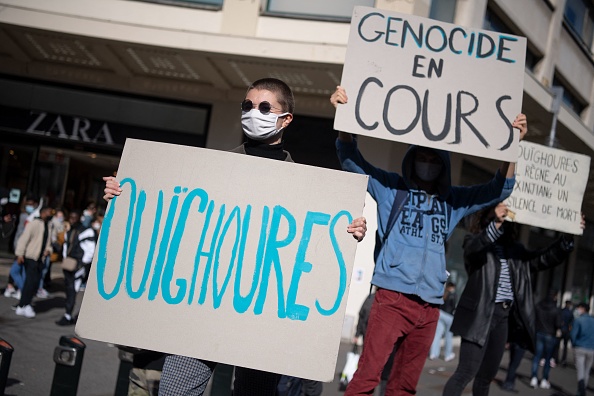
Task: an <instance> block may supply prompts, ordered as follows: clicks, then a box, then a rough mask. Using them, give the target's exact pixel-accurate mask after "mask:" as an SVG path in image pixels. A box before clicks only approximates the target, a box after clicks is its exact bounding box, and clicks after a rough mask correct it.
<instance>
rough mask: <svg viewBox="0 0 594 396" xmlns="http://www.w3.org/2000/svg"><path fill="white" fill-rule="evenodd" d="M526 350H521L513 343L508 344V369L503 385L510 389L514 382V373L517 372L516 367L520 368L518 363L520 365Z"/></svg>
mask: <svg viewBox="0 0 594 396" xmlns="http://www.w3.org/2000/svg"><path fill="white" fill-rule="evenodd" d="M525 353H526V350H525V349H524V348H522V347H521V346H520V345H518V344H516V343H515V342H512V343H510V345H509V367H508V368H507V376H506V377H505V384H506V385H508V386H510V387H512V388H513V386H514V383H515V382H516V372H517V371H518V367H520V363H522V359H523V358H524V354H525Z"/></svg>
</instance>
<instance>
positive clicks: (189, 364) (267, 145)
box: [103, 78, 367, 396]
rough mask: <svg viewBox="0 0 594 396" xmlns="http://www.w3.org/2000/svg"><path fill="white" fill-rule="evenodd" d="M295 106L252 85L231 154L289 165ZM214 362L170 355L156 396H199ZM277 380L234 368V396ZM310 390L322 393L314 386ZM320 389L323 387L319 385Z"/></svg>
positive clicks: (287, 96) (113, 183) (284, 89)
mask: <svg viewBox="0 0 594 396" xmlns="http://www.w3.org/2000/svg"><path fill="white" fill-rule="evenodd" d="M294 107H295V101H294V98H293V92H292V91H291V88H289V86H288V85H287V84H285V83H284V82H283V81H281V80H278V79H275V78H264V79H261V80H257V81H255V82H254V83H252V84H251V85H250V86H249V88H248V90H247V93H246V96H245V99H244V100H243V102H242V103H241V125H242V129H243V133H244V135H245V137H246V141H245V143H244V144H242V145H241V146H239V147H237V148H235V149H233V150H231V152H234V153H238V154H247V155H252V156H256V157H262V158H268V159H273V160H278V161H285V162H293V159H292V158H291V155H290V154H289V152H288V151H285V150H284V142H283V133H284V131H285V129H286V128H287V127H288V126H289V124H290V123H291V121H292V120H293V111H294ZM103 180H105V182H106V183H105V190H104V191H105V195H104V199H105V200H107V201H109V200H110V199H112V198H113V197H114V196H116V195H120V193H121V191H122V190H121V189H120V186H119V183H118V182H117V180H116V179H115V178H114V177H112V176H110V177H104V178H103ZM366 230H367V227H366V222H365V219H364V218H358V219H355V220H353V222H352V223H351V224H350V225H349V227H348V228H347V232H349V233H351V234H352V235H353V236H354V237H355V238H356V239H357V240H359V241H360V240H362V239H363V237H364V236H365V232H366ZM216 365H217V363H216V362H207V361H203V360H200V359H194V358H190V357H185V356H177V355H171V356H168V357H167V359H166V360H165V365H164V367H163V373H162V377H161V383H160V388H159V394H160V395H185V396H200V395H202V394H203V393H204V391H205V389H206V385H207V384H208V381H209V379H210V377H211V374H212V371H213V370H214V368H215V367H216ZM279 379H280V374H275V373H269V372H264V371H259V370H254V369H247V368H242V367H236V368H235V380H234V387H233V395H234V396H275V395H276V390H277V384H278V382H279ZM310 385H316V386H312V388H321V386H317V385H318V384H310ZM320 385H321V384H320Z"/></svg>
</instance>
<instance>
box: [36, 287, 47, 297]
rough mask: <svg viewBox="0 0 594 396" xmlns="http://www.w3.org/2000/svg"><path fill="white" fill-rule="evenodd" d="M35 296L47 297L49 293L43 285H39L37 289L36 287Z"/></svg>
mask: <svg viewBox="0 0 594 396" xmlns="http://www.w3.org/2000/svg"><path fill="white" fill-rule="evenodd" d="M36 296H37V297H38V298H48V297H49V293H48V292H47V290H45V289H44V288H43V287H40V288H39V289H37V294H36Z"/></svg>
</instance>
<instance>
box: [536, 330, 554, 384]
mask: <svg viewBox="0 0 594 396" xmlns="http://www.w3.org/2000/svg"><path fill="white" fill-rule="evenodd" d="M556 343H557V338H556V337H555V336H554V335H550V334H545V333H541V332H537V333H536V352H535V354H534V358H533V359H532V377H536V378H538V363H539V362H540V359H541V358H542V359H544V360H545V365H544V369H543V371H542V378H543V379H546V380H548V379H549V371H551V358H552V357H553V352H554V350H555V344H556Z"/></svg>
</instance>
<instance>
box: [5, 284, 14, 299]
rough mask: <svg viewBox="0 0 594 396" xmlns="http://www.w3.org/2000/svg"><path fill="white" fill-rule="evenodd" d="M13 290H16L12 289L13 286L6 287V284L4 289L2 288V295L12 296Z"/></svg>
mask: <svg viewBox="0 0 594 396" xmlns="http://www.w3.org/2000/svg"><path fill="white" fill-rule="evenodd" d="M15 291H16V290H14V287H12V286H11V287H8V286H7V287H6V289H4V297H12V295H13V293H14V292H15Z"/></svg>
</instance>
